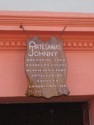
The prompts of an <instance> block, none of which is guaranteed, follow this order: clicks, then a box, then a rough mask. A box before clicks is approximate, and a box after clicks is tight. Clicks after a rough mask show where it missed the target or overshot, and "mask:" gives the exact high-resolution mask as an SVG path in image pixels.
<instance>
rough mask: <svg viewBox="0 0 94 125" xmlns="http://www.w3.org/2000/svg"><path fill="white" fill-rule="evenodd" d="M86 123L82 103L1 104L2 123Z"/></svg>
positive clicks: (11, 124) (43, 124) (51, 124)
mask: <svg viewBox="0 0 94 125" xmlns="http://www.w3.org/2000/svg"><path fill="white" fill-rule="evenodd" d="M6 124H9V125H84V122H83V108H82V103H36V104H34V103H33V104H31V103H26V104H1V105H0V125H6Z"/></svg>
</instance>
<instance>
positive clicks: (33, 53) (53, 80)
mask: <svg viewBox="0 0 94 125" xmlns="http://www.w3.org/2000/svg"><path fill="white" fill-rule="evenodd" d="M62 45H63V44H62V41H60V40H57V39H56V38H55V37H51V38H50V40H49V41H48V42H41V41H40V39H39V38H38V37H34V38H33V39H32V40H28V41H27V52H26V55H25V71H26V76H27V80H28V88H27V91H26V95H27V96H36V97H46V98H50V97H53V96H60V95H68V94H69V90H68V88H67V85H66V77H67V61H66V58H65V54H64V51H63V46H62Z"/></svg>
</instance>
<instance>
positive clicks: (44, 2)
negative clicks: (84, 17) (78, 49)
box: [0, 0, 94, 13]
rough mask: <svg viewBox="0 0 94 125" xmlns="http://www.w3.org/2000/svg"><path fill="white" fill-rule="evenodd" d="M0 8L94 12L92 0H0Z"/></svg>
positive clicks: (93, 1)
mask: <svg viewBox="0 0 94 125" xmlns="http://www.w3.org/2000/svg"><path fill="white" fill-rule="evenodd" d="M0 10H9V11H11V10H14V11H55V12H86V13H94V0H0Z"/></svg>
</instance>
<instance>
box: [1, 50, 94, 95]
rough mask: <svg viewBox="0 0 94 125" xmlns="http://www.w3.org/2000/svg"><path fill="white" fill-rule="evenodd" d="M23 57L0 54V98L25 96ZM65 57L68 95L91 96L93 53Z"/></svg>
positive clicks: (15, 54)
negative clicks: (66, 61)
mask: <svg viewBox="0 0 94 125" xmlns="http://www.w3.org/2000/svg"><path fill="white" fill-rule="evenodd" d="M24 55H25V52H1V53H0V81H1V83H0V97H6V96H7V97H11V96H25V91H26V88H27V79H26V75H25V70H24ZM66 56H67V60H68V70H69V72H68V78H67V85H68V88H69V90H70V95H72V96H73V95H78V96H79V95H93V94H94V87H92V86H93V83H94V77H93V76H94V70H93V67H94V58H93V57H94V53H88V52H87V53H79V52H76V53H74V52H71V53H70V52H69V53H68V52H67V53H66Z"/></svg>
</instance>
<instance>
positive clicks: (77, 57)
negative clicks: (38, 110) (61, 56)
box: [0, 11, 94, 125]
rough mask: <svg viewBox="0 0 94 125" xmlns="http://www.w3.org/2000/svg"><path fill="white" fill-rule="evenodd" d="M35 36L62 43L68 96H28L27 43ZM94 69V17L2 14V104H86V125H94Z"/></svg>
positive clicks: (31, 13)
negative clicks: (66, 72)
mask: <svg viewBox="0 0 94 125" xmlns="http://www.w3.org/2000/svg"><path fill="white" fill-rule="evenodd" d="M21 26H23V27H24V30H23V29H22V27H21ZM64 27H66V28H65V30H64V31H63V29H64ZM33 36H38V37H39V38H40V39H41V40H42V41H44V42H45V41H47V40H48V39H49V38H50V37H51V36H55V37H56V38H60V39H61V40H62V41H63V46H64V51H65V54H66V58H67V61H68V76H67V86H68V88H69V91H70V94H69V96H67V97H66V96H60V97H53V98H50V99H45V98H36V97H26V95H25V92H26V88H27V79H26V74H25V68H24V56H25V53H26V41H27V39H28V38H32V37H33ZM93 69H94V14H90V13H89V14H87V13H66V12H65V13H64V12H8V11H6V12H0V103H4V104H5V103H10V104H11V103H45V102H47V103H50V102H52V103H53V102H59V103H60V102H62V103H64V102H65V103H69V102H72V103H75V102H78V103H82V105H83V104H84V103H86V105H85V106H87V107H88V110H86V108H85V110H84V108H83V125H89V124H90V125H94V119H93V117H94V70H93ZM85 106H84V107H85ZM86 112H88V113H86Z"/></svg>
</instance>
